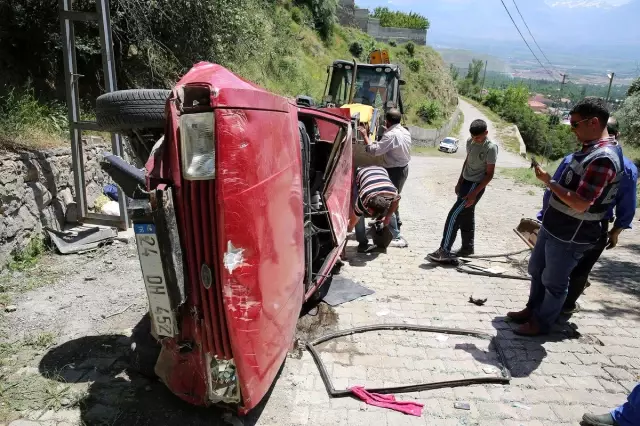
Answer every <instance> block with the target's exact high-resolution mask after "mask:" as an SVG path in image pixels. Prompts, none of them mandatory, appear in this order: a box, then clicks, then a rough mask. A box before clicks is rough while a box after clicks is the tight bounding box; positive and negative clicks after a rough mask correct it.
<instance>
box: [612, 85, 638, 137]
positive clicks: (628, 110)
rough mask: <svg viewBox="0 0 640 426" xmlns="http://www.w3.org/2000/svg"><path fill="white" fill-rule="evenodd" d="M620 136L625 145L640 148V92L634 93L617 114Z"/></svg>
mask: <svg viewBox="0 0 640 426" xmlns="http://www.w3.org/2000/svg"><path fill="white" fill-rule="evenodd" d="M616 118H617V119H618V123H619V124H620V134H621V135H622V138H623V140H624V142H625V143H628V144H630V145H633V146H640V92H634V94H633V96H629V97H628V98H627V99H625V101H624V103H623V104H622V108H620V109H619V110H618V112H617V113H616Z"/></svg>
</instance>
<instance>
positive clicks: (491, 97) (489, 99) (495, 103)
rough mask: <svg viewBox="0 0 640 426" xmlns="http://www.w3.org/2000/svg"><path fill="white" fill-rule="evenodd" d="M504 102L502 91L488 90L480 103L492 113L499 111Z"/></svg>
mask: <svg viewBox="0 0 640 426" xmlns="http://www.w3.org/2000/svg"><path fill="white" fill-rule="evenodd" d="M503 102H504V96H503V91H502V90H497V89H489V93H487V96H485V98H484V99H483V101H482V103H483V104H485V105H486V106H488V107H489V108H490V109H492V110H494V111H499V110H500V108H502V103H503Z"/></svg>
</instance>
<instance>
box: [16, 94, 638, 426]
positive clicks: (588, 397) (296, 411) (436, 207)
mask: <svg viewBox="0 0 640 426" xmlns="http://www.w3.org/2000/svg"><path fill="white" fill-rule="evenodd" d="M463 108H465V117H466V120H472V119H473V118H474V115H473V114H474V113H473V110H471V112H472V113H471V114H469V113H468V112H467V110H468V106H466V105H464V104H463ZM500 155H501V157H500V160H499V161H500V162H499V164H502V163H501V162H502V160H503V158H504V157H508V156H504V150H502V151H501V154H500ZM503 156H504V157H503ZM461 165H462V157H461V156H458V157H456V156H451V157H444V158H443V157H417V158H414V160H413V161H412V163H411V171H410V175H409V180H408V181H407V184H406V186H405V190H404V194H403V220H404V226H403V233H404V234H405V237H406V238H407V240H408V241H409V244H410V247H409V248H407V249H389V252H388V253H387V254H385V255H379V256H377V257H376V256H373V255H370V256H364V255H358V254H356V253H355V248H356V244H355V242H350V244H349V247H348V250H347V253H348V255H349V262H348V264H347V265H345V267H344V268H343V270H342V273H341V275H340V276H339V277H337V278H336V280H343V279H348V280H353V281H356V282H359V283H361V284H362V285H364V286H366V287H368V288H370V289H372V290H374V291H375V294H373V295H370V296H367V297H364V298H361V299H358V300H356V301H353V302H350V303H346V304H344V305H341V306H339V307H337V308H335V309H328V308H327V307H326V305H321V306H322V309H321V311H320V312H319V313H318V315H317V316H316V317H307V318H305V319H304V323H305V327H301V329H305V330H306V331H305V332H304V333H302V335H303V336H304V335H307V336H308V335H309V334H321V333H325V332H327V331H331V330H341V329H348V328H352V327H356V326H363V325H371V324H389V323H400V324H419V325H431V326H441V327H452V328H464V329H474V330H479V331H484V332H486V333H489V334H490V335H491V336H494V342H497V343H498V344H499V345H500V346H501V347H503V348H504V350H505V355H506V358H507V365H508V367H509V368H510V371H511V374H512V375H513V379H512V381H511V383H510V384H509V385H475V386H468V387H460V388H455V389H440V390H433V391H428V392H419V393H414V394H406V395H398V396H397V397H398V398H399V399H402V400H416V401H419V402H421V403H423V404H425V410H424V413H423V415H422V417H409V416H405V415H402V414H398V413H396V412H392V411H389V410H385V409H382V408H376V407H371V406H367V405H365V404H364V403H362V402H359V401H357V400H355V399H350V398H339V399H330V398H329V397H328V396H327V392H326V391H325V389H324V386H323V383H322V381H321V379H320V376H319V374H318V370H317V368H316V366H315V364H314V362H313V360H312V359H311V357H310V356H309V354H308V353H306V352H304V353H302V356H301V357H300V358H299V359H297V358H295V357H292V358H290V359H287V362H286V364H285V366H284V368H283V370H282V373H281V375H280V378H279V380H278V381H277V383H276V385H275V387H274V390H273V392H272V394H271V395H270V397H269V398H268V400H267V401H266V404H265V407H264V410H263V411H261V412H258V413H256V414H255V416H254V417H253V419H252V420H249V421H247V422H245V424H246V425H253V424H258V425H273V426H276V425H277V426H281V425H314V426H315V425H331V426H335V425H353V426H359V425H367V426H374V425H375V426H385V425H394V426H395V425H434V424H435V425H445V426H446V425H507V426H510V425H513V426H516V425H530V426H539V425H551V424H553V425H567V426H568V425H575V424H577V423H578V420H579V418H580V417H581V416H582V413H583V412H585V411H593V412H606V411H607V410H608V409H610V408H611V407H613V406H616V405H618V404H621V403H622V402H624V401H625V398H626V395H627V394H628V392H629V391H630V390H631V389H632V387H633V386H634V385H635V383H636V382H637V381H638V371H640V370H639V369H640V327H639V326H640V266H639V265H638V260H637V259H638V253H639V252H640V233H639V232H638V231H637V230H633V231H625V232H624V233H623V234H622V237H621V243H622V244H621V246H619V247H617V248H616V249H614V250H612V251H610V252H607V253H606V254H605V255H604V256H603V259H602V262H601V264H600V266H599V268H598V269H597V270H596V271H595V272H594V274H593V276H592V278H593V280H592V281H593V285H592V286H591V287H590V288H589V289H588V291H587V294H586V295H585V296H583V298H582V300H581V303H582V306H583V311H582V312H580V313H578V314H576V315H574V316H573V317H572V318H570V319H569V323H564V324H560V325H558V326H557V328H556V329H555V330H554V332H553V334H552V335H550V336H548V337H547V338H533V339H531V338H520V337H517V336H515V335H514V334H513V331H512V330H513V329H512V325H511V324H510V323H507V322H505V321H504V314H505V313H506V312H507V311H508V310H514V309H520V308H522V307H523V306H524V303H525V301H526V299H527V295H528V283H527V282H526V281H519V280H510V279H499V278H488V277H481V276H473V275H467V274H463V273H459V272H457V271H456V270H455V269H448V268H442V267H434V265H432V264H429V263H428V262H426V261H425V260H424V256H425V255H426V254H427V253H428V252H430V251H432V250H434V249H435V248H437V246H438V244H439V241H440V238H441V232H442V227H443V224H444V221H445V216H446V214H447V211H448V209H449V208H450V206H451V204H452V203H453V201H454V198H455V195H454V193H453V187H454V184H455V181H456V179H457V177H458V174H459V172H460V167H461ZM541 195H542V193H541V190H539V189H537V188H529V187H517V186H515V185H514V184H513V182H512V181H510V180H508V179H507V178H503V177H501V176H500V175H499V174H498V176H497V177H496V179H495V180H494V181H493V182H492V183H491V185H490V187H489V188H488V190H487V192H486V194H485V196H484V198H483V199H482V201H481V203H480V204H479V206H478V208H477V210H476V211H477V246H476V249H477V251H478V252H479V253H496V252H497V253H503V252H507V251H512V250H517V249H522V248H525V246H524V243H522V242H521V241H520V240H519V239H518V238H517V237H516V235H515V234H514V233H513V231H512V229H513V228H514V227H515V226H516V225H517V223H518V222H519V221H520V219H521V218H522V217H531V216H533V215H534V214H535V212H536V209H538V208H539V207H540V204H541ZM636 223H637V222H636ZM116 257H117V259H118V263H117V265H118V267H117V269H116V268H115V267H114V265H115V263H114V262H112V261H111V260H109V259H111V258H108V259H107V260H108V262H107V261H106V260H105V258H103V257H100V256H97V257H95V258H91V259H87V263H86V264H85V263H83V262H77V265H75V266H74V271H75V272H76V274H75V275H69V276H67V277H66V278H65V280H64V281H62V282H61V283H60V284H59V285H58V286H56V287H54V288H51V289H44V290H36V291H34V292H31V293H27V294H25V295H24V296H23V297H22V298H20V299H18V300H17V301H16V302H17V304H18V311H17V314H20V313H21V312H23V313H24V312H31V313H29V314H28V315H27V314H26V313H25V314H21V316H19V317H16V319H19V321H20V322H21V327H23V328H24V329H27V330H39V329H42V328H43V327H45V328H46V329H47V330H49V331H53V332H55V333H56V335H58V336H60V340H59V341H58V344H62V343H64V342H65V341H66V340H69V339H71V338H75V339H76V341H75V342H76V344H77V345H81V346H82V348H81V349H82V350H84V351H85V352H86V351H87V350H88V351H89V352H87V354H84V352H82V351H80V352H82V354H84V355H83V356H85V357H88V356H90V357H91V358H90V359H88V360H86V361H84V362H83V364H82V365H85V368H87V367H91V366H92V365H94V364H95V365H96V367H95V369H92V370H91V373H90V381H89V382H88V383H86V384H85V386H87V392H88V394H89V398H88V399H87V400H85V401H84V402H83V403H82V404H81V405H80V407H79V408H64V409H62V410H60V411H47V412H44V414H43V412H42V410H37V411H34V412H26V413H25V414H24V415H25V416H27V417H31V418H33V419H34V420H35V419H36V418H37V419H39V421H40V423H35V424H41V425H44V426H49V425H51V426H63V425H64V426H69V425H72V424H78V423H79V422H80V421H83V422H84V424H102V423H104V424H140V425H143V424H153V425H155V426H170V425H175V424H181V425H185V426H186V425H194V426H200V425H202V426H204V425H212V424H218V425H221V424H223V423H222V422H221V421H220V416H221V414H220V413H219V412H217V411H214V410H198V409H195V408H193V407H190V406H188V405H186V404H181V403H179V402H178V401H177V398H175V397H173V396H172V395H170V394H169V393H168V392H166V390H164V387H163V386H162V384H160V383H157V382H152V381H148V380H145V379H143V378H140V377H137V376H134V375H131V376H129V375H127V373H126V370H125V369H127V368H128V367H127V364H126V363H125V364H122V361H121V360H119V361H117V359H118V358H114V357H118V355H119V354H120V353H121V351H122V350H123V348H128V340H127V337H126V336H123V335H122V329H124V328H130V327H133V326H134V325H135V324H136V322H137V321H138V320H139V319H140V316H141V315H142V314H143V313H144V311H145V309H146V299H145V296H144V292H143V290H142V289H143V287H142V283H141V282H140V279H139V270H138V261H137V258H136V256H135V252H134V250H133V248H132V247H131V248H119V249H118V251H116V252H114V254H113V256H112V258H113V259H116ZM64 259H66V258H64ZM515 260H517V261H520V262H515V263H504V260H502V261H501V260H500V259H496V261H495V262H492V263H491V264H490V265H491V266H494V267H500V268H503V269H505V270H507V271H509V272H511V273H520V272H521V268H522V267H526V258H525V257H524V256H522V257H519V258H517V259H515ZM61 261H62V260H61ZM501 262H502V263H501ZM98 272H99V273H100V280H99V281H96V282H97V283H100V284H103V283H108V285H99V284H95V286H94V287H93V288H92V289H88V287H89V286H91V285H92V284H91V282H86V281H85V280H84V279H83V277H84V276H87V275H90V274H96V273H98ZM94 276H95V275H94ZM127 277H129V278H127ZM131 277H136V278H135V279H134V278H131ZM132 280H133V282H132ZM136 280H137V281H136ZM469 296H474V297H476V298H487V299H488V300H487V302H486V304H485V305H484V306H481V307H479V306H475V305H473V304H470V303H468V298H469ZM67 299H68V300H67ZM133 302H136V303H137V305H136V307H134V308H132V309H130V310H128V311H126V312H124V313H123V314H121V315H118V316H115V317H111V318H109V319H103V317H101V314H102V315H110V314H113V313H114V312H120V311H122V309H123V308H125V307H126V306H127V304H128V303H133ZM118 304H120V305H118ZM31 305H33V306H34V307H33V309H32V310H31V311H29V309H31V308H30V306H31ZM49 305H51V309H50V311H51V312H52V313H51V314H49V313H48V312H49V311H43V312H44V313H40V310H42V309H44V308H46V307H47V306H49ZM54 305H55V306H60V307H56V308H55V309H54V308H53V307H54ZM38 306H39V307H40V308H38V310H36V307H38ZM76 306H77V307H78V309H75V308H74V307H76ZM59 309H64V310H59ZM71 309H75V310H74V311H73V313H72V314H69V311H70V310H71ZM14 325H15V324H14ZM107 333H111V334H114V336H112V337H111V338H105V339H107V340H104V339H103V338H96V337H82V336H86V335H88V334H94V335H95V334H101V335H104V334H107ZM109 339H110V340H109ZM92 344H93V345H94V346H95V348H94V349H91V348H93V347H91V348H90V347H89V346H90V345H92ZM63 347H66V349H67V350H69V349H70V348H69V347H68V344H65V345H63ZM87 348H88V349H87ZM320 349H321V353H322V358H323V360H324V361H325V362H326V364H327V368H328V371H329V373H330V374H331V376H332V377H333V380H334V386H335V387H336V388H337V389H343V388H345V387H347V386H351V385H366V386H393V385H403V384H412V383H413V384H416V383H420V382H431V381H440V380H451V379H462V378H470V377H476V376H478V375H480V376H486V375H496V374H497V371H496V370H495V366H496V365H497V358H496V355H495V348H494V347H493V346H490V345H489V342H488V341H486V340H481V339H477V338H472V337H455V336H449V337H448V338H443V337H440V336H438V335H435V334H432V333H421V334H418V333H414V332H404V331H394V332H374V333H369V334H360V335H355V336H351V337H347V338H343V339H340V340H337V341H334V342H330V343H327V344H325V345H323V346H322V347H320ZM53 352H55V350H54V351H53ZM63 352H64V351H63ZM59 355H64V353H62V354H59ZM39 356H42V354H40V355H39ZM20 359H21V365H20V367H22V365H24V366H25V368H21V369H20V371H22V373H20V374H29V373H30V372H31V374H38V370H37V369H35V368H33V367H37V360H38V357H36V358H34V360H33V361H29V358H20ZM66 359H67V358H64V357H63V358H61V361H60V362H61V367H62V366H63V364H64V365H66V363H68V361H66ZM50 361H51V360H50ZM78 362H79V361H78ZM92 362H93V363H94V364H92ZM114 362H115V364H114ZM34 370H35V371H34ZM455 402H467V403H469V404H470V408H471V409H470V410H469V411H465V410H459V409H455V408H454V403H455ZM118 419H120V420H118ZM122 419H126V421H127V422H128V423H122V422H123V421H124V420H122ZM118 421H120V423H118Z"/></svg>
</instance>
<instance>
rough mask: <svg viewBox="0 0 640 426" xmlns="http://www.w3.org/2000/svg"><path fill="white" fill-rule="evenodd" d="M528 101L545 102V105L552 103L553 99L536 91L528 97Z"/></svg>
mask: <svg viewBox="0 0 640 426" xmlns="http://www.w3.org/2000/svg"><path fill="white" fill-rule="evenodd" d="M529 100H530V101H535V102H540V103H543V104H545V105H546V106H551V105H553V100H552V99H549V98H547V97H545V96H544V95H541V94H540V93H536V94H535V96H533V97H532V98H529Z"/></svg>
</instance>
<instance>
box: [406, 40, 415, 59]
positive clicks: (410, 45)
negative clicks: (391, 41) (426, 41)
mask: <svg viewBox="0 0 640 426" xmlns="http://www.w3.org/2000/svg"><path fill="white" fill-rule="evenodd" d="M404 48H405V49H407V53H409V55H411V56H413V55H414V54H415V53H416V45H415V43H414V42H412V41H410V42H409V43H407V44H405V45H404Z"/></svg>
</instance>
